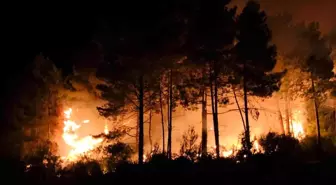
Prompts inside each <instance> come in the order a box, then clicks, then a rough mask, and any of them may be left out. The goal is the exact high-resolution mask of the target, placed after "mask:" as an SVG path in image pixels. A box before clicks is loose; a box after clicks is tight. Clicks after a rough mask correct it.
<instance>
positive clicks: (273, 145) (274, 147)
mask: <svg viewBox="0 0 336 185" xmlns="http://www.w3.org/2000/svg"><path fill="white" fill-rule="evenodd" d="M259 143H260V145H261V146H262V148H263V149H264V152H265V155H274V154H277V155H279V154H280V155H287V156H293V155H298V154H299V153H300V152H301V146H300V143H299V140H297V139H295V138H293V137H291V136H287V135H284V134H277V133H274V132H270V133H268V134H267V135H266V136H263V137H261V138H260V140H259Z"/></svg>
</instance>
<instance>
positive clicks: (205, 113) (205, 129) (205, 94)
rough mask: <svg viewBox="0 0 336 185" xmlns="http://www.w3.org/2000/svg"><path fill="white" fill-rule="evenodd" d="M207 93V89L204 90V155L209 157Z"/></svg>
mask: <svg viewBox="0 0 336 185" xmlns="http://www.w3.org/2000/svg"><path fill="white" fill-rule="evenodd" d="M207 124H208V123H207V92H206V88H204V89H203V96H202V155H203V156H206V155H207V153H208V152H207V148H208V146H207V143H208V128H207Z"/></svg>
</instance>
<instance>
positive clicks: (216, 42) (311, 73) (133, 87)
mask: <svg viewBox="0 0 336 185" xmlns="http://www.w3.org/2000/svg"><path fill="white" fill-rule="evenodd" d="M228 3H229V1H223V0H218V1H211V2H206V1H193V2H186V1H182V2H171V1H170V2H160V3H159V4H151V6H150V8H148V7H149V6H147V4H146V3H144V4H141V5H139V7H141V8H137V9H136V10H132V11H134V12H133V13H134V15H137V16H125V17H123V16H122V17H123V19H122V23H119V22H118V21H111V20H110V26H111V31H110V32H107V35H108V36H109V38H111V37H112V38H111V39H112V40H113V41H108V42H107V41H106V40H105V38H106V37H108V36H107V35H104V36H101V37H100V39H98V40H99V41H101V42H100V43H102V45H103V47H105V48H108V49H107V50H106V52H105V53H104V56H105V58H104V62H103V63H102V67H100V68H99V69H98V71H97V76H98V77H99V78H100V79H103V80H104V81H105V82H107V84H104V85H99V86H98V89H99V90H101V92H102V98H103V99H105V100H107V101H108V103H107V104H106V105H105V106H103V107H99V108H98V111H99V112H100V114H101V115H103V116H106V117H113V116H120V115H121V114H129V113H130V112H136V113H137V115H138V156H139V159H138V162H139V163H142V161H143V154H144V152H143V145H144V123H145V119H144V117H151V116H150V115H152V114H153V112H156V113H159V114H161V115H163V114H164V113H163V112H162V111H164V110H166V111H167V113H166V115H167V117H168V118H167V120H164V119H162V125H163V126H164V123H163V122H164V121H167V123H168V124H167V125H168V128H167V130H168V136H167V141H168V142H167V150H166V152H167V156H168V158H171V156H172V149H171V148H172V147H171V144H172V142H171V141H172V137H173V133H172V127H173V125H174V124H173V119H172V114H173V112H174V109H175V108H176V106H178V105H181V106H183V107H185V108H191V107H194V106H195V105H199V104H201V105H202V151H204V153H206V148H207V136H206V131H207V123H206V120H207V119H206V117H207V112H211V115H212V118H213V128H214V136H215V137H214V138H215V145H216V155H217V157H220V141H219V134H220V133H219V128H218V122H219V121H218V107H219V106H221V105H225V104H227V103H228V101H229V98H228V97H229V96H228V94H230V93H233V94H234V96H236V94H235V93H236V92H242V95H243V100H244V101H243V104H242V105H239V102H237V105H238V110H239V112H240V114H241V117H242V123H243V127H244V142H243V143H244V144H243V149H244V150H245V151H246V154H247V155H250V150H251V147H252V145H251V141H250V140H251V139H250V122H249V112H250V113H251V111H252V109H250V108H249V105H248V102H249V101H248V97H249V96H259V97H269V96H272V95H273V94H274V92H276V91H279V90H281V91H280V92H279V93H278V95H279V97H280V98H284V99H286V100H287V102H290V101H291V100H293V99H295V98H298V97H303V98H306V99H307V100H312V102H313V105H314V106H313V107H314V110H315V111H314V114H315V118H316V121H315V123H316V131H317V136H318V137H317V141H318V146H320V140H321V136H320V135H321V134H320V130H321V128H320V125H321V123H320V119H319V118H320V115H319V105H320V104H322V102H323V99H325V98H326V97H330V94H331V93H330V92H331V91H332V90H333V89H334V88H335V83H334V81H332V80H331V79H332V78H333V77H334V73H333V72H332V69H333V61H332V59H331V52H332V49H331V47H330V46H331V42H330V41H331V40H330V39H328V37H324V36H322V34H321V32H320V31H319V28H318V24H317V23H311V24H294V23H292V22H291V19H290V16H289V17H286V15H280V16H277V17H273V19H274V20H268V19H267V16H266V13H265V12H263V11H262V10H261V9H260V6H259V4H258V3H256V2H254V1H249V2H248V3H247V4H246V6H245V7H244V8H243V10H242V12H241V13H239V14H237V9H236V8H228V6H227V5H228ZM133 13H132V15H133ZM122 15H123V14H122ZM153 15H155V16H154V17H153ZM268 24H270V25H271V24H273V27H276V26H278V27H280V28H282V29H283V30H285V31H287V32H288V33H290V34H291V35H290V34H288V35H286V36H292V38H295V40H293V43H291V40H289V41H288V45H286V44H283V45H281V40H280V39H279V38H276V37H275V39H273V40H272V32H271V31H270V29H269V26H268ZM115 28H118V29H115ZM275 30H276V29H275ZM276 31H278V30H276ZM276 31H275V32H276ZM285 31H284V33H286V32H285ZM279 32H280V31H279ZM105 33H106V32H105ZM277 34H278V35H277V36H279V35H281V34H282V32H280V33H277ZM111 35H112V36H111ZM279 37H280V36H279ZM280 38H284V37H280ZM294 41H295V42H294ZM277 42H278V43H279V49H278V50H277V49H276V48H277V47H276V45H275V44H274V43H277ZM289 46H291V47H289ZM277 61H281V64H282V66H280V67H278V68H276V69H275V66H276V64H277ZM286 72H287V73H286ZM281 84H283V86H280V85H281ZM208 100H210V104H211V110H210V111H207V110H206V105H207V103H208V102H207V101H208ZM240 106H241V107H240ZM162 107H166V108H165V109H163V108H162ZM289 115H290V114H288V116H287V119H286V120H285V121H284V122H283V125H282V128H287V131H286V133H287V134H289V135H290V130H289V128H290V125H289V124H290V118H289ZM285 124H287V125H285ZM164 129H165V128H162V130H164ZM284 132H285V131H284ZM163 134H164V132H163ZM162 138H163V141H162V142H163V146H164V143H165V137H162ZM163 151H165V149H163Z"/></svg>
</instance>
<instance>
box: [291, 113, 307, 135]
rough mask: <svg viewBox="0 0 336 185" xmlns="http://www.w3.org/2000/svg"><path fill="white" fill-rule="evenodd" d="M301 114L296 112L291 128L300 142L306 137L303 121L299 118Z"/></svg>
mask: <svg viewBox="0 0 336 185" xmlns="http://www.w3.org/2000/svg"><path fill="white" fill-rule="evenodd" d="M300 113H301V112H300V111H295V112H294V114H293V120H292V124H291V126H290V127H291V131H292V133H293V136H294V137H295V138H297V139H298V140H302V139H303V138H304V137H305V136H306V135H305V132H304V130H303V126H302V122H301V119H300V118H299V117H300V115H301V114H300Z"/></svg>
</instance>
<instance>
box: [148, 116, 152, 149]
mask: <svg viewBox="0 0 336 185" xmlns="http://www.w3.org/2000/svg"><path fill="white" fill-rule="evenodd" d="M148 139H149V145H150V151H151V152H152V149H153V142H152V111H151V110H150V111H149V120H148Z"/></svg>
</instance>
